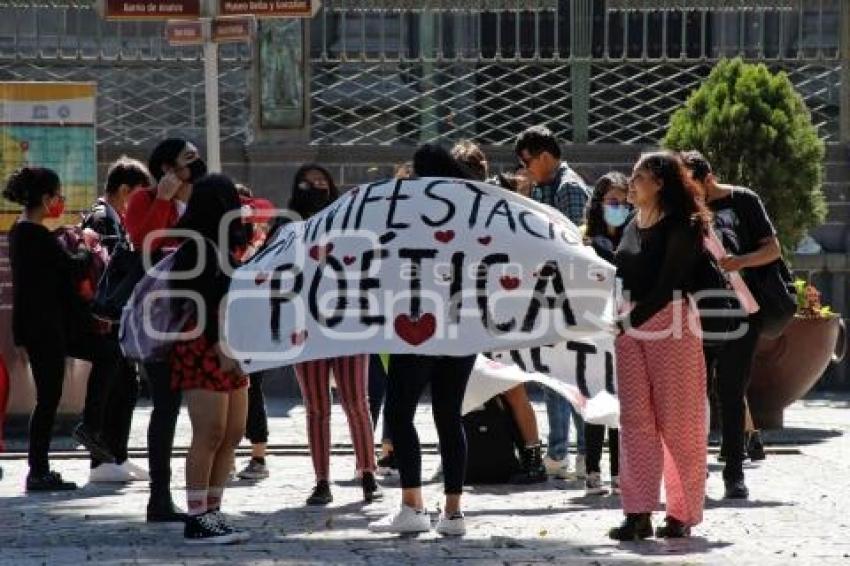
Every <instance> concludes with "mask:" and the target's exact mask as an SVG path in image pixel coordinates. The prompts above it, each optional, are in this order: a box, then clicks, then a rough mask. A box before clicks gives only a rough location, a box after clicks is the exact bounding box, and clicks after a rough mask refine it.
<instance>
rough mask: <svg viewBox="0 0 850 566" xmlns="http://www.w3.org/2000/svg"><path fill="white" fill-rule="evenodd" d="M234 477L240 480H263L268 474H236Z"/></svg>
mask: <svg viewBox="0 0 850 566" xmlns="http://www.w3.org/2000/svg"><path fill="white" fill-rule="evenodd" d="M236 477H237V478H239V479H240V480H265V479H268V477H269V474H236Z"/></svg>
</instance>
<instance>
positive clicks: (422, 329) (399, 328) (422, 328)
mask: <svg viewBox="0 0 850 566" xmlns="http://www.w3.org/2000/svg"><path fill="white" fill-rule="evenodd" d="M436 329H437V319H436V318H434V315H433V314H431V313H425V314H423V315H422V316H420V317H419V318H418V319H416V320H413V319H411V318H410V316H409V315H406V314H400V315H398V316H397V317H396V319H395V332H396V334H398V336H399V338H401V339H402V340H404V341H405V342H407V343H408V344H410V345H411V346H419V345H420V344H422V343H423V342H427V341H428V340H430V339H431V337H432V336H434V332H435V331H436Z"/></svg>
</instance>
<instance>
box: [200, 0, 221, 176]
mask: <svg viewBox="0 0 850 566" xmlns="http://www.w3.org/2000/svg"><path fill="white" fill-rule="evenodd" d="M206 4H207V13H206V15H207V16H208V17H206V18H203V20H202V21H203V24H204V100H205V102H206V119H207V120H206V122H207V166H208V168H209V171H210V172H211V173H220V172H221V127H220V125H219V114H218V44H217V43H214V42H213V41H212V18H213V17H214V16H215V9H216V7H215V5H216V2H215V0H207V2H206Z"/></svg>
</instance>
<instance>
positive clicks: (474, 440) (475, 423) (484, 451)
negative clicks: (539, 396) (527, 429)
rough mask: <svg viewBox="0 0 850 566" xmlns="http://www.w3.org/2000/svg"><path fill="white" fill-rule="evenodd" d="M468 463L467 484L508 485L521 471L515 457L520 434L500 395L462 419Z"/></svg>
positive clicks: (465, 482) (465, 481)
mask: <svg viewBox="0 0 850 566" xmlns="http://www.w3.org/2000/svg"><path fill="white" fill-rule="evenodd" d="M463 428H464V431H465V432H466V445H467V464H466V478H465V480H464V484H466V485H476V484H498V483H508V482H509V481H510V479H511V476H513V475H514V474H516V473H517V472H518V471H519V469H520V464H519V460H518V459H517V456H516V446H517V441H518V437H519V431H518V430H517V427H516V422H515V421H514V418H513V414H511V411H510V408H508V407H506V406H505V404H504V403H503V401H502V398H501V396H499V395H497V396H496V397H494V398H492V399H490V400H489V401H487V402H486V403H484V406H483V407H482V408H481V409H479V410H476V411H471V412H469V413H467V414H466V415H464V417H463Z"/></svg>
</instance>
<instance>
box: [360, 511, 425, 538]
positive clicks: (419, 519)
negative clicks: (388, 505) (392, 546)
mask: <svg viewBox="0 0 850 566" xmlns="http://www.w3.org/2000/svg"><path fill="white" fill-rule="evenodd" d="M369 530H370V531H372V532H373V533H399V534H405V533H427V532H428V531H430V530H431V518H430V517H429V516H428V513H426V512H425V510H424V509H420V510H416V509H414V508H413V507H408V506H407V505H402V506H401V509H400V510H399V511H398V513H394V514H392V515H387V516H386V517H384V518H383V519H380V520H378V521H375V522H374V523H369Z"/></svg>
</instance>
